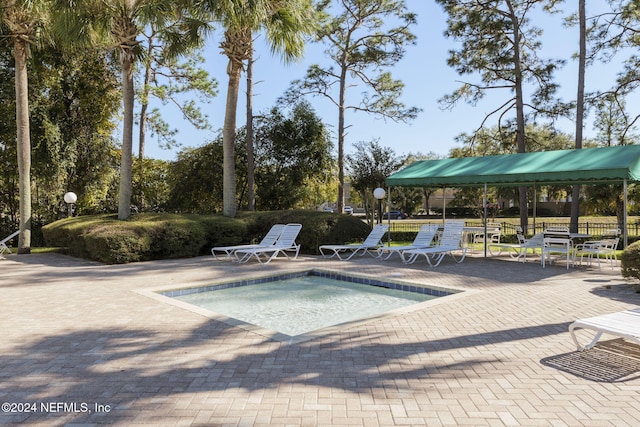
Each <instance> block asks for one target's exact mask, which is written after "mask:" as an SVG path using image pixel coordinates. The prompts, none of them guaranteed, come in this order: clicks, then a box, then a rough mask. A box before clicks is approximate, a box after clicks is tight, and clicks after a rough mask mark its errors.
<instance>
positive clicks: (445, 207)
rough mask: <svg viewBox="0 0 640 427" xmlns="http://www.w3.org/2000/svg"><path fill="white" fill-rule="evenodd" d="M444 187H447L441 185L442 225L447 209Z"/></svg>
mask: <svg viewBox="0 0 640 427" xmlns="http://www.w3.org/2000/svg"><path fill="white" fill-rule="evenodd" d="M445 188H447V187H446V186H444V185H443V186H442V224H443V225H444V221H445V218H446V215H445V213H446V211H447V199H446V198H445V197H444V190H445Z"/></svg>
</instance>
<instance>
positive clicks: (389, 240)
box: [387, 187, 391, 248]
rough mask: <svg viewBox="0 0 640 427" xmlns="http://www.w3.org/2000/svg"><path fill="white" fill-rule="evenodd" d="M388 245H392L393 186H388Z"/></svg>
mask: <svg viewBox="0 0 640 427" xmlns="http://www.w3.org/2000/svg"><path fill="white" fill-rule="evenodd" d="M387 224H388V227H389V229H388V231H387V247H389V248H390V247H391V187H387Z"/></svg>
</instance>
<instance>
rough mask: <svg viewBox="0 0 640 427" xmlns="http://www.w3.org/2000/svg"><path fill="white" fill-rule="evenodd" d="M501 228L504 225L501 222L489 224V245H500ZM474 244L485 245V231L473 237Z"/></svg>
mask: <svg viewBox="0 0 640 427" xmlns="http://www.w3.org/2000/svg"><path fill="white" fill-rule="evenodd" d="M501 228H502V224H500V223H499V222H487V235H488V236H489V240H488V241H487V243H500V229H501ZM473 243H484V231H482V232H477V233H475V234H474V235H473Z"/></svg>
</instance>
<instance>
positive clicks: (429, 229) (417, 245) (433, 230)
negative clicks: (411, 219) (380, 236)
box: [378, 224, 438, 260]
mask: <svg viewBox="0 0 640 427" xmlns="http://www.w3.org/2000/svg"><path fill="white" fill-rule="evenodd" d="M437 233H438V226H437V225H431V224H425V225H423V226H422V227H420V230H419V231H418V234H417V235H416V237H415V238H414V239H413V243H411V244H410V245H407V246H381V247H379V248H378V258H380V259H383V260H387V259H389V258H391V256H392V255H393V254H398V256H400V257H402V252H404V251H408V250H411V249H422V248H428V247H430V246H431V245H432V244H433V239H434V238H435V237H436V234H437ZM385 255H386V256H385Z"/></svg>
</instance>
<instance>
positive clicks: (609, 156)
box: [386, 145, 640, 187]
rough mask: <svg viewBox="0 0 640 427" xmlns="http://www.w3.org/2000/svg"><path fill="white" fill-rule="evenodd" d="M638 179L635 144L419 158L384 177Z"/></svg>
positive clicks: (498, 182)
mask: <svg viewBox="0 0 640 427" xmlns="http://www.w3.org/2000/svg"><path fill="white" fill-rule="evenodd" d="M623 181H629V182H630V181H640V145H621V146H615V147H600V148H583V149H580V150H558V151H541V152H535V153H518V154H504V155H500V156H484V157H462V158H452V159H443V160H422V161H418V162H415V163H413V164H411V165H409V166H408V167H406V168H404V169H402V170H401V171H399V172H397V173H395V174H393V175H391V176H389V177H388V178H387V179H386V184H387V186H389V187H395V186H403V187H425V186H450V187H462V186H482V185H485V184H487V185H493V186H511V185H533V184H536V185H540V184H557V183H563V184H586V183H607V182H623Z"/></svg>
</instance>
